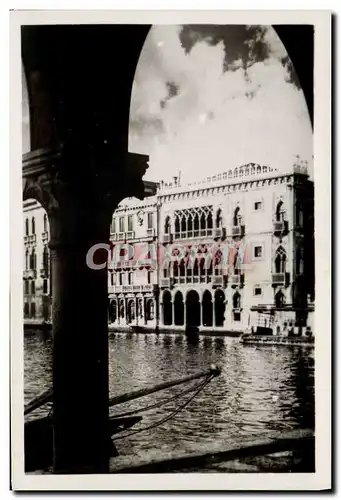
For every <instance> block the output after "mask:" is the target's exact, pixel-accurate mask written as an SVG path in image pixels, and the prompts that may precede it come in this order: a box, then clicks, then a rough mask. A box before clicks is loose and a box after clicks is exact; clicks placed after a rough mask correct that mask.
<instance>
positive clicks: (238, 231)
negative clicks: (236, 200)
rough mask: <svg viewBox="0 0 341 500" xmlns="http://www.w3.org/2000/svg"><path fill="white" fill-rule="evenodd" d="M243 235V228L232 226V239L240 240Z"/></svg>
mask: <svg viewBox="0 0 341 500" xmlns="http://www.w3.org/2000/svg"><path fill="white" fill-rule="evenodd" d="M244 234H245V226H232V237H233V238H236V237H239V238H242V237H243V236H244Z"/></svg>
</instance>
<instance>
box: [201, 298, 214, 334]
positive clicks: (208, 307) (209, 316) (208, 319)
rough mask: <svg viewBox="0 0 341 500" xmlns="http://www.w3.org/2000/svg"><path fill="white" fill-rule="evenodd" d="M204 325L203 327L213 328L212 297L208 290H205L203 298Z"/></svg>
mask: <svg viewBox="0 0 341 500" xmlns="http://www.w3.org/2000/svg"><path fill="white" fill-rule="evenodd" d="M202 324H203V326H212V324H213V306H212V295H211V293H210V292H209V291H208V290H205V292H204V295H203V298H202Z"/></svg>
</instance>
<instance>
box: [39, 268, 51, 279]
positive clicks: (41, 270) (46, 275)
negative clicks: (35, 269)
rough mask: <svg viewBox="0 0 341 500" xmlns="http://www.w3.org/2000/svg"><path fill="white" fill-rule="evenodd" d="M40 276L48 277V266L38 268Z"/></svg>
mask: <svg viewBox="0 0 341 500" xmlns="http://www.w3.org/2000/svg"><path fill="white" fill-rule="evenodd" d="M40 277H41V278H48V277H49V270H48V268H45V267H42V268H41V269H40Z"/></svg>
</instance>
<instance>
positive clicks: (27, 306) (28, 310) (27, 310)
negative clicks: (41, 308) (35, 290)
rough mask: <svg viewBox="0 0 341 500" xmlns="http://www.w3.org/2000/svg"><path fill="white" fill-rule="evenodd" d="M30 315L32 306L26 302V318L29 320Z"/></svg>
mask: <svg viewBox="0 0 341 500" xmlns="http://www.w3.org/2000/svg"><path fill="white" fill-rule="evenodd" d="M29 314H30V305H29V303H28V302H25V304H24V317H25V318H28V316H29Z"/></svg>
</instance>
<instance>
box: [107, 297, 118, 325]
mask: <svg viewBox="0 0 341 500" xmlns="http://www.w3.org/2000/svg"><path fill="white" fill-rule="evenodd" d="M109 318H110V322H111V323H115V321H116V318H117V303H116V300H112V301H111V302H110V309H109Z"/></svg>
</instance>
